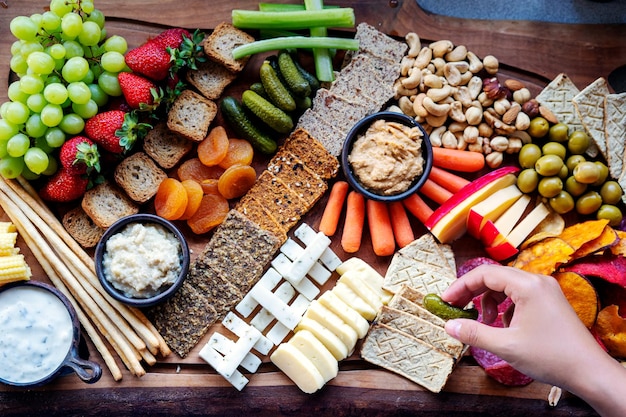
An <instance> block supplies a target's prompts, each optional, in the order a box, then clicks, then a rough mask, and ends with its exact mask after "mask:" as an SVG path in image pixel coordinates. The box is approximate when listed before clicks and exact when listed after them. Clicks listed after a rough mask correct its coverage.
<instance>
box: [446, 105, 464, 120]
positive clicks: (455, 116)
mask: <svg viewBox="0 0 626 417" xmlns="http://www.w3.org/2000/svg"><path fill="white" fill-rule="evenodd" d="M449 116H450V118H451V119H452V120H454V121H455V122H460V123H462V122H465V113H463V105H462V104H461V102H460V101H453V102H452V104H450V112H449Z"/></svg>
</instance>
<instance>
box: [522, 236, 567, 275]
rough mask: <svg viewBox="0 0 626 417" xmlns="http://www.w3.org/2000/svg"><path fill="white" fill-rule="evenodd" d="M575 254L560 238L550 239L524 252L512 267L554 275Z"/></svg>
mask: <svg viewBox="0 0 626 417" xmlns="http://www.w3.org/2000/svg"><path fill="white" fill-rule="evenodd" d="M572 253H574V248H572V247H571V246H570V245H569V244H568V243H567V242H566V241H564V240H563V239H560V238H558V237H549V238H546V239H543V240H541V241H540V242H537V243H535V244H533V245H531V246H529V247H527V248H526V249H524V250H522V251H521V252H520V253H519V254H518V255H517V257H516V258H515V260H514V261H513V263H512V265H511V266H513V267H515V268H519V269H522V270H524V271H527V272H531V273H534V274H543V275H552V273H553V272H554V271H556V269H557V268H558V267H559V266H560V265H563V264H564V263H566V262H567V261H569V259H570V256H571V255H572Z"/></svg>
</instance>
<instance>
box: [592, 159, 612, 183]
mask: <svg viewBox="0 0 626 417" xmlns="http://www.w3.org/2000/svg"><path fill="white" fill-rule="evenodd" d="M594 164H596V165H597V166H598V168H600V177H598V180H597V181H596V182H594V183H593V184H591V185H593V186H594V187H600V186H601V185H602V184H604V182H605V181H606V179H607V178H608V177H609V167H607V166H606V164H604V163H602V162H600V161H595V162H594Z"/></svg>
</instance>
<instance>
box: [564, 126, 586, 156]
mask: <svg viewBox="0 0 626 417" xmlns="http://www.w3.org/2000/svg"><path fill="white" fill-rule="evenodd" d="M589 143H591V140H590V139H589V135H587V134H586V133H585V132H583V131H582V130H575V131H573V132H572V133H571V134H570V135H569V139H568V140H567V149H569V151H570V152H571V153H573V154H575V155H581V154H584V153H585V152H586V151H587V148H589Z"/></svg>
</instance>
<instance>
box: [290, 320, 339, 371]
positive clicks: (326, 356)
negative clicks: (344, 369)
mask: <svg viewBox="0 0 626 417" xmlns="http://www.w3.org/2000/svg"><path fill="white" fill-rule="evenodd" d="M287 343H288V344H290V345H293V346H294V347H295V348H296V349H298V350H299V351H300V352H302V353H303V354H304V355H305V356H306V357H307V358H308V359H309V360H310V361H311V362H313V365H315V367H316V368H317V370H318V371H319V372H320V374H321V375H322V378H324V383H326V382H328V381H330V380H331V379H333V378H334V377H336V376H337V373H338V372H339V362H337V359H335V357H334V356H333V354H332V353H330V351H329V350H328V349H326V346H324V344H323V343H322V342H320V341H319V340H318V339H317V338H316V337H315V336H314V335H313V333H311V332H310V331H308V330H301V331H299V332H298V333H296V334H295V335H294V336H293V337H292V338H291V339H289V342H287Z"/></svg>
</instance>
